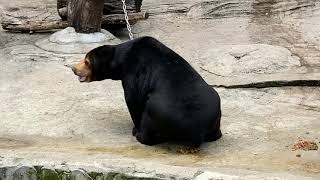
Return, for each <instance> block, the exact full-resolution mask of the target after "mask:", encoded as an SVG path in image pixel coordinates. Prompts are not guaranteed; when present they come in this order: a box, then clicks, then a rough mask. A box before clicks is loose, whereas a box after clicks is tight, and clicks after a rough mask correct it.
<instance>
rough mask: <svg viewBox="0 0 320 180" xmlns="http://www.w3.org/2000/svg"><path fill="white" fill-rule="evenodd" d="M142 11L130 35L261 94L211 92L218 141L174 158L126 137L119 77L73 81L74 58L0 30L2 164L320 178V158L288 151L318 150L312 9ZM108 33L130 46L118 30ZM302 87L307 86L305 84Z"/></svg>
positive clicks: (319, 96) (319, 13)
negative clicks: (306, 145)
mask: <svg viewBox="0 0 320 180" xmlns="http://www.w3.org/2000/svg"><path fill="white" fill-rule="evenodd" d="M46 2H49V3H48V4H47V6H48V8H51V7H54V4H55V2H54V1H46ZM42 3H43V1H41V2H40V1H37V0H34V1H33V3H32V4H34V5H41V4H42ZM27 4H28V3H27ZM0 5H1V6H8V5H19V6H21V7H22V6H25V5H26V4H25V2H20V1H10V4H9V3H8V2H7V1H1V0H0ZM42 5H43V4H42ZM1 6H0V7H1ZM143 8H144V9H148V10H149V11H150V13H151V16H150V18H149V19H148V20H146V21H140V22H138V23H137V24H135V25H134V26H133V30H134V33H135V35H136V36H142V35H151V36H154V37H156V38H158V39H159V40H161V41H162V42H164V43H165V44H166V45H168V46H169V47H171V48H173V49H174V50H175V51H177V52H178V53H179V54H181V55H182V56H183V57H185V58H186V59H187V60H188V61H189V62H190V63H191V64H192V65H193V66H194V67H195V68H196V69H197V70H198V71H199V72H200V73H201V75H202V76H203V77H204V78H205V79H206V80H207V81H208V82H209V83H210V84H211V85H213V86H215V85H224V86H230V85H241V84H250V83H261V84H262V87H264V88H255V87H251V88H231V89H230V88H222V87H220V88H216V89H217V90H218V92H219V94H220V95H221V99H222V108H223V118H222V131H223V138H222V139H220V140H218V141H216V142H213V143H207V144H204V145H203V146H202V147H201V150H200V152H199V153H196V154H182V153H181V152H180V149H181V148H183V147H181V146H180V145H176V144H162V145H158V146H154V147H148V146H143V145H141V144H139V143H138V142H136V140H135V139H134V138H133V137H132V136H131V129H132V123H131V120H130V116H129V113H128V112H127V108H126V106H125V103H124V98H123V91H122V88H121V85H120V82H114V81H109V80H107V81H103V82H97V83H90V84H80V83H79V82H77V80H76V77H74V76H73V74H72V73H71V72H70V71H68V70H67V69H65V68H64V67H63V64H64V63H66V62H74V61H77V60H78V59H79V58H80V57H82V55H81V54H57V53H54V52H50V51H43V50H41V49H39V48H38V47H36V46H35V45H34V44H35V42H36V41H37V40H39V39H41V38H45V37H47V36H49V34H33V35H28V34H18V33H8V32H4V31H0V39H1V41H0V47H1V50H0V54H1V56H0V61H1V66H0V92H1V93H0V106H1V109H0V119H1V121H0V125H1V126H2V127H3V128H1V129H0V156H1V157H0V164H1V166H9V165H19V164H27V165H39V164H41V165H47V166H53V167H63V168H66V167H67V168H79V167H83V168H85V169H90V170H97V171H119V172H123V173H129V174H133V175H143V176H151V177H163V178H165V179H168V178H169V177H176V178H192V177H194V176H196V175H198V174H201V172H203V171H212V172H217V173H221V174H223V176H222V177H223V178H225V179H227V178H230V176H231V175H232V176H235V177H234V178H245V179H250V178H252V179H257V178H262V177H263V178H266V177H274V178H277V177H280V178H282V179H304V178H314V179H317V178H319V173H320V151H319V150H313V151H300V150H298V151H293V150H292V149H291V147H292V145H293V144H295V143H297V142H299V141H300V140H310V141H314V142H316V143H317V144H318V145H319V143H320V142H319V141H320V140H319V138H320V121H319V119H320V88H319V85H317V82H319V81H320V78H319V73H320V39H319V37H320V19H319V17H320V4H319V2H317V1H307V0H305V1H303V0H301V1H297V0H295V1H293V0H291V1H284V0H283V1H282V0H263V1H262V0H256V1H245V0H239V1H210V2H209V3H205V2H202V1H199V0H181V1H176V2H175V3H172V2H171V1H165V0H161V1H153V0H150V1H147V2H145V4H144V6H143ZM113 33H114V34H115V35H116V36H118V37H119V38H121V39H122V40H126V30H125V29H123V30H122V31H114V32H113ZM252 49H253V50H254V52H252ZM255 60H256V63H255ZM258 67H259V68H258ZM244 69H245V70H244ZM227 72H228V73H227ZM219 73H220V74H219ZM221 73H224V74H222V75H223V76H221ZM217 74H218V75H217ZM297 79H298V80H300V81H299V82H300V83H298V84H290V82H293V81H294V80H297ZM310 80H312V81H313V82H315V85H314V86H311V85H310V84H307V86H303V83H305V82H306V81H310ZM266 81H270V82H289V83H288V84H286V86H284V87H273V83H269V84H268V83H265V82H266ZM280 84H281V83H280ZM287 85H295V86H292V87H291V86H290V87H288V86H287ZM248 87H250V86H248ZM221 174H220V175H221ZM212 177H215V178H216V177H218V176H217V175H212Z"/></svg>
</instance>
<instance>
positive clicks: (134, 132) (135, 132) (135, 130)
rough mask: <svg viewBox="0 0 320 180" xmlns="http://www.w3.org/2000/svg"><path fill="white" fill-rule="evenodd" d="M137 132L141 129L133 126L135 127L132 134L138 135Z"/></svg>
mask: <svg viewBox="0 0 320 180" xmlns="http://www.w3.org/2000/svg"><path fill="white" fill-rule="evenodd" d="M137 133H139V129H138V128H136V127H133V129H132V136H136V135H137Z"/></svg>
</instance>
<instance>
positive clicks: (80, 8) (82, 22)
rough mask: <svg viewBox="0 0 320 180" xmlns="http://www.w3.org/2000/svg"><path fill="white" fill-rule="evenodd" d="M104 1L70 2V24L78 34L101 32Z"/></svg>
mask: <svg viewBox="0 0 320 180" xmlns="http://www.w3.org/2000/svg"><path fill="white" fill-rule="evenodd" d="M103 4H104V0H68V17H67V18H68V24H69V26H72V27H74V28H75V30H76V32H80V33H93V32H100V30H101V20H102V10H103Z"/></svg>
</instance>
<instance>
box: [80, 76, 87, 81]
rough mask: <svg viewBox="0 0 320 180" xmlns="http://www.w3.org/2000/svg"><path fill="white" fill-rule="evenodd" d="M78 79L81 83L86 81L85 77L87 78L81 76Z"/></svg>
mask: <svg viewBox="0 0 320 180" xmlns="http://www.w3.org/2000/svg"><path fill="white" fill-rule="evenodd" d="M78 79H79V81H80V82H83V81H85V80H86V77H85V76H83V77H82V76H79V77H78Z"/></svg>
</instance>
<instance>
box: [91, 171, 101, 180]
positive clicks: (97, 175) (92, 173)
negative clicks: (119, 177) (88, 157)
mask: <svg viewBox="0 0 320 180" xmlns="http://www.w3.org/2000/svg"><path fill="white" fill-rule="evenodd" d="M88 175H89V176H90V177H91V178H92V179H97V178H98V177H103V173H98V172H89V173H88Z"/></svg>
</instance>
